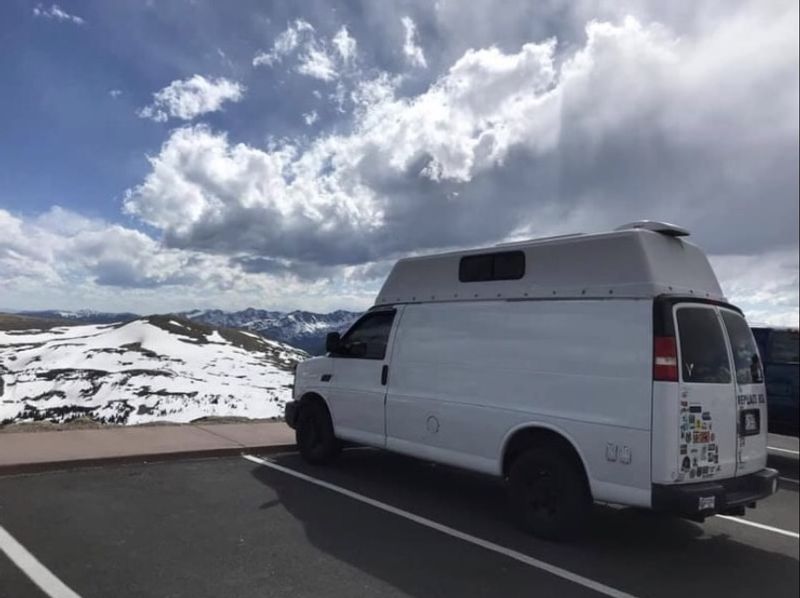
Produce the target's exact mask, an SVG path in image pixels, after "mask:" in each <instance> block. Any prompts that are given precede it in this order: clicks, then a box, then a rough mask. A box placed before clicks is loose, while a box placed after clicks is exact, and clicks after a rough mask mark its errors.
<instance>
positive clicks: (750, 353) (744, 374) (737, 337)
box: [722, 311, 764, 384]
mask: <svg viewBox="0 0 800 598" xmlns="http://www.w3.org/2000/svg"><path fill="white" fill-rule="evenodd" d="M722 320H723V321H724V322H725V330H727V332H728V339H729V340H730V342H731V352H732V353H733V364H734V366H736V382H738V383H739V384H755V383H758V382H763V381H764V374H763V370H762V368H761V360H760V359H759V357H758V349H756V341H755V340H754V339H753V335H752V333H751V332H750V327H749V326H748V325H747V322H745V320H744V318H743V317H742V316H740V315H739V314H735V313H733V312H729V311H722Z"/></svg>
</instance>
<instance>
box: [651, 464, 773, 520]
mask: <svg viewBox="0 0 800 598" xmlns="http://www.w3.org/2000/svg"><path fill="white" fill-rule="evenodd" d="M777 491H778V472H777V471H776V470H775V469H769V468H765V469H762V470H761V471H758V472H756V473H752V474H749V475H745V476H741V477H738V478H729V479H727V480H717V481H713V482H702V483H699V484H680V485H671V486H668V485H663V484H653V494H652V504H653V509H654V510H656V511H664V512H669V513H675V514H678V515H683V516H685V517H691V518H699V519H702V518H704V517H710V516H711V515H717V514H720V515H725V514H731V515H739V514H742V513H743V511H744V508H745V507H747V506H754V504H755V502H756V501H758V500H761V499H762V498H766V497H768V496H770V495H772V494H775V492H777Z"/></svg>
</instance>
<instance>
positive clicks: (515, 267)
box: [458, 251, 525, 282]
mask: <svg viewBox="0 0 800 598" xmlns="http://www.w3.org/2000/svg"><path fill="white" fill-rule="evenodd" d="M524 275H525V253H524V252H522V251H503V252H500V253H482V254H479V255H468V256H465V257H462V258H461V261H460V262H459V264H458V280H460V281H461V282H486V281H489V280H519V279H520V278H522V277H523V276H524Z"/></svg>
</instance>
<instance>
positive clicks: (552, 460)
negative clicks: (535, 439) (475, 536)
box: [508, 447, 592, 540]
mask: <svg viewBox="0 0 800 598" xmlns="http://www.w3.org/2000/svg"><path fill="white" fill-rule="evenodd" d="M508 482H509V486H508V489H509V498H510V501H511V507H512V510H513V512H514V515H515V517H516V519H517V522H518V523H519V525H520V526H521V527H522V528H523V529H524V530H525V531H528V532H530V533H532V534H533V535H536V536H539V537H541V538H545V539H548V540H566V539H571V538H575V537H576V536H578V535H580V533H581V532H582V531H583V530H584V529H585V527H586V525H587V523H588V519H589V515H590V513H591V507H592V497H591V493H590V492H589V488H588V484H587V481H586V476H585V475H584V473H583V469H582V468H581V467H580V465H579V464H578V463H576V462H575V459H574V458H571V456H570V455H566V454H564V452H563V451H560V450H558V449H556V448H553V447H537V448H532V449H528V450H527V451H525V452H524V453H522V454H521V455H520V456H519V457H517V458H516V459H515V460H514V462H513V463H512V465H511V470H510V471H509V480H508Z"/></svg>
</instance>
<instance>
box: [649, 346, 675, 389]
mask: <svg viewBox="0 0 800 598" xmlns="http://www.w3.org/2000/svg"><path fill="white" fill-rule="evenodd" d="M653 380H658V381H661V382H677V381H678V349H677V347H676V345H675V337H672V336H657V337H655V342H654V343H653Z"/></svg>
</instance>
